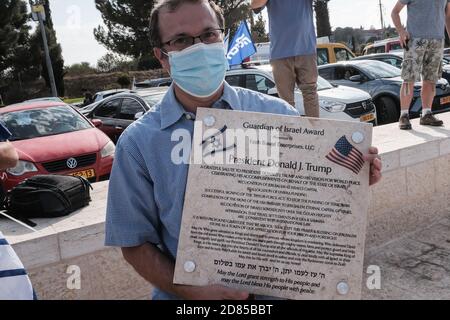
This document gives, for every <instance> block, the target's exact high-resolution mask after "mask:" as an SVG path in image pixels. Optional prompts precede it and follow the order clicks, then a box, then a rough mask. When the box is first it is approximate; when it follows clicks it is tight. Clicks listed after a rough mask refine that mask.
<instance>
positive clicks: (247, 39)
mask: <svg viewBox="0 0 450 320" xmlns="http://www.w3.org/2000/svg"><path fill="white" fill-rule="evenodd" d="M255 53H256V48H255V45H254V44H253V41H252V37H251V35H250V31H249V30H248V27H247V23H246V22H245V21H242V22H241V25H240V26H239V28H238V30H237V31H236V34H235V35H234V38H233V41H232V42H231V45H230V47H229V50H228V53H227V59H228V64H229V65H230V66H234V65H237V64H241V63H242V61H244V59H246V58H248V57H250V56H251V55H253V54H255Z"/></svg>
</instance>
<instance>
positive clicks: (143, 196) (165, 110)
mask: <svg viewBox="0 0 450 320" xmlns="http://www.w3.org/2000/svg"><path fill="white" fill-rule="evenodd" d="M213 108H220V109H232V110H240V111H253V112H268V113H277V114H285V115H298V112H297V110H295V109H294V108H293V107H291V106H290V105H289V104H287V103H286V102H284V101H282V100H280V99H278V98H273V97H270V96H268V95H263V94H260V93H257V92H254V91H250V90H247V89H242V88H232V87H231V86H229V85H228V84H227V83H225V88H224V92H223V95H222V97H221V98H220V99H219V100H218V101H217V102H216V103H215V104H214V105H213ZM194 117H195V115H193V114H191V113H188V112H186V111H185V110H184V108H183V107H182V105H181V104H180V103H179V102H178V101H177V99H176V98H175V94H174V91H173V87H171V88H170V89H169V91H168V92H167V94H166V95H165V96H164V98H163V99H162V101H161V102H160V103H159V104H158V105H157V106H156V107H155V110H154V111H150V112H147V113H146V114H145V115H144V116H143V117H141V118H140V119H139V120H137V121H135V122H134V123H133V124H132V125H130V126H129V127H128V128H127V129H126V130H125V132H124V133H123V134H122V136H121V137H120V139H119V141H118V143H117V147H116V155H115V159H114V165H113V169H112V172H111V177H110V182H109V192H108V205H107V213H106V239H105V244H106V245H107V246H118V247H134V246H139V245H142V244H144V243H147V242H149V243H152V244H155V245H158V246H159V247H160V248H161V250H163V251H164V252H165V253H166V254H167V255H169V256H171V257H172V258H173V259H174V260H175V257H176V254H177V246H178V237H179V233H180V225H181V215H182V209H183V204H184V193H185V188H186V182H187V174H188V168H189V165H188V164H179V165H177V164H174V163H173V162H172V161H171V153H172V149H173V147H174V146H175V145H177V144H179V142H180V141H179V140H178V139H176V141H172V139H171V136H172V133H173V132H174V131H175V130H177V129H185V130H187V131H188V132H189V133H190V137H192V136H193V129H194V121H193V119H194ZM153 298H154V299H176V298H177V297H174V296H172V295H169V294H167V293H165V292H162V291H160V290H158V289H156V288H155V290H154V291H153Z"/></svg>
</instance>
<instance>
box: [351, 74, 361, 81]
mask: <svg viewBox="0 0 450 320" xmlns="http://www.w3.org/2000/svg"><path fill="white" fill-rule="evenodd" d="M348 80H350V81H351V82H364V78H363V77H362V76H361V75H360V74H357V75H355V76H351V77H350V78H348Z"/></svg>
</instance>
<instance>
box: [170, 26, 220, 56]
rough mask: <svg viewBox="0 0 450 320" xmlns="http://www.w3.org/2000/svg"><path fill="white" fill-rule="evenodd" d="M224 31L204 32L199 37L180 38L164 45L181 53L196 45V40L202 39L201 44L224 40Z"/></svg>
mask: <svg viewBox="0 0 450 320" xmlns="http://www.w3.org/2000/svg"><path fill="white" fill-rule="evenodd" d="M224 31H225V30H224V29H212V30H208V31H205V32H203V33H202V34H201V35H199V36H197V37H191V36H180V37H176V38H174V39H172V40H169V41H167V42H164V43H162V45H163V46H170V47H172V48H174V49H175V50H178V51H181V50H183V49H186V48H187V47H190V46H192V45H194V44H195V39H200V41H201V42H203V43H206V44H211V43H216V42H219V41H220V40H222V35H223V33H224Z"/></svg>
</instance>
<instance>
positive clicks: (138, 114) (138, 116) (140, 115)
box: [134, 112, 144, 120]
mask: <svg viewBox="0 0 450 320" xmlns="http://www.w3.org/2000/svg"><path fill="white" fill-rule="evenodd" d="M143 115H144V113H143V112H138V113H136V114H135V115H134V120H137V119H139V118H140V117H142V116H143Z"/></svg>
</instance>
